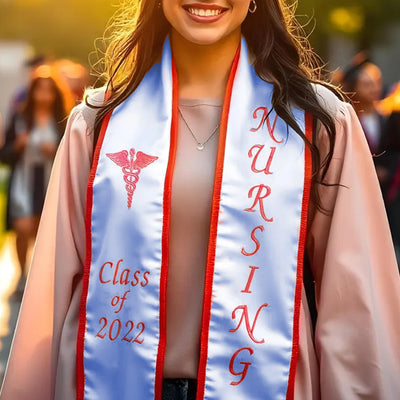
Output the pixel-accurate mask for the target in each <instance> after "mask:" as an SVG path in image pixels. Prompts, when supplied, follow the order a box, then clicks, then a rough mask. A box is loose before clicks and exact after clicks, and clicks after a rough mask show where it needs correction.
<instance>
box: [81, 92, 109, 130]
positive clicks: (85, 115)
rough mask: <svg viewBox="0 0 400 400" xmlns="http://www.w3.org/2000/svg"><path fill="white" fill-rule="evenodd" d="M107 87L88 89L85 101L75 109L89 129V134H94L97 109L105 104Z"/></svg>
mask: <svg viewBox="0 0 400 400" xmlns="http://www.w3.org/2000/svg"><path fill="white" fill-rule="evenodd" d="M105 93H106V87H105V86H102V87H100V88H97V89H93V88H90V89H87V90H86V91H85V94H84V96H83V100H82V102H81V103H80V104H78V105H77V106H76V107H75V112H76V113H77V114H79V116H80V117H81V118H82V119H83V121H84V122H85V124H86V127H87V129H88V133H89V134H91V133H93V127H94V121H95V118H96V114H97V109H98V108H97V107H99V106H101V105H102V104H103V102H104V96H105Z"/></svg>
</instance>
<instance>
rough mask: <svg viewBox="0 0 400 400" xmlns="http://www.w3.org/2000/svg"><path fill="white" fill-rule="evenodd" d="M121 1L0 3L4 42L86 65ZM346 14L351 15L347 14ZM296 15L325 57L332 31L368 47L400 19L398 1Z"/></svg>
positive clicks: (309, 1)
mask: <svg viewBox="0 0 400 400" xmlns="http://www.w3.org/2000/svg"><path fill="white" fill-rule="evenodd" d="M149 1H150V0H149ZM153 1H155V0H153ZM287 1H288V2H292V1H295V0H287ZM118 3H119V0H113V1H112V0H111V1H110V0H0V39H21V40H25V41H28V42H29V43H30V44H32V45H33V46H34V47H35V49H36V50H37V51H38V52H46V53H48V54H50V55H53V56H54V57H70V58H74V59H77V60H78V61H80V62H82V63H84V64H85V65H88V64H89V61H88V58H89V57H88V55H89V53H91V52H93V50H94V49H95V40H96V38H101V37H102V35H103V33H104V29H105V26H106V24H107V21H108V20H109V18H110V17H111V16H112V15H113V13H114V11H115V9H116V6H117V5H118ZM338 8H341V9H343V10H344V13H345V14H343V10H342V11H341V12H342V14H341V13H340V12H339V13H337V12H336V14H335V10H336V11H337V9H338ZM346 10H349V11H350V12H349V13H348V14H346ZM297 14H298V15H299V19H300V22H301V23H302V24H306V23H307V21H309V24H308V26H307V27H306V29H305V30H306V31H307V32H311V31H313V33H312V36H311V41H312V42H313V44H314V47H315V48H316V49H317V50H318V51H319V52H322V53H323V50H324V44H325V40H326V37H327V36H328V35H330V34H332V33H341V34H343V35H348V36H351V37H354V38H355V39H356V40H358V41H359V43H360V46H365V47H368V46H369V45H371V44H373V43H374V42H376V41H379V40H384V39H385V29H384V28H385V26H386V25H387V24H388V23H389V22H392V21H396V20H400V0H298V10H297ZM343 15H344V16H345V17H346V18H342V16H343ZM335 16H336V20H335V18H334V17H335ZM310 18H311V20H310ZM335 21H336V22H335ZM314 26H315V27H314ZM94 59H95V58H94Z"/></svg>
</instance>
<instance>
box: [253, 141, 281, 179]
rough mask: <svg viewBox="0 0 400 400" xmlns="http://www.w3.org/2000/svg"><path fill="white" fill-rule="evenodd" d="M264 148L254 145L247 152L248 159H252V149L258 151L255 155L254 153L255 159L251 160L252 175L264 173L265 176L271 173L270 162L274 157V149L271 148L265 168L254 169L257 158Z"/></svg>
mask: <svg viewBox="0 0 400 400" xmlns="http://www.w3.org/2000/svg"><path fill="white" fill-rule="evenodd" d="M264 147H265V145H261V144H256V145H254V146H253V147H252V148H251V149H250V150H249V158H252V157H253V150H254V149H258V151H257V153H256V155H255V157H254V159H253V162H252V163H251V170H252V171H253V172H254V173H259V172H264V174H265V175H272V172H271V171H270V168H271V163H272V160H273V158H274V155H275V151H276V147H271V152H270V154H269V157H268V161H267V164H266V165H265V168H264V169H257V168H256V162H257V160H258V157H259V156H260V153H261V151H262V149H263V148H264Z"/></svg>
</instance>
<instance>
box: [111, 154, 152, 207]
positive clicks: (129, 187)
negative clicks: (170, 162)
mask: <svg viewBox="0 0 400 400" xmlns="http://www.w3.org/2000/svg"><path fill="white" fill-rule="evenodd" d="M129 155H130V159H129V157H128V151H127V150H122V151H119V152H118V153H107V154H106V156H107V157H108V158H109V159H110V160H112V161H113V162H114V163H115V164H117V165H118V166H119V167H121V168H122V172H123V173H124V181H125V183H126V186H125V187H126V192H127V194H128V208H131V206H132V198H133V194H134V192H135V190H136V184H137V183H138V182H139V174H140V172H141V170H142V169H143V168H146V167H147V166H149V165H150V164H152V163H153V162H154V161H156V160H158V157H153V156H149V155H148V154H145V153H142V152H141V151H138V152H137V153H136V159H135V149H130V150H129Z"/></svg>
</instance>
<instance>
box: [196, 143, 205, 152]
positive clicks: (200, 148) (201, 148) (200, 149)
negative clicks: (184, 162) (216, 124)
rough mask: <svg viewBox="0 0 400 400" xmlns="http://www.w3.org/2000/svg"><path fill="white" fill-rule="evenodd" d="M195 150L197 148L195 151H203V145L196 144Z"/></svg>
mask: <svg viewBox="0 0 400 400" xmlns="http://www.w3.org/2000/svg"><path fill="white" fill-rule="evenodd" d="M196 148H197V150H199V151H203V150H204V144H203V143H197V146H196Z"/></svg>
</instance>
